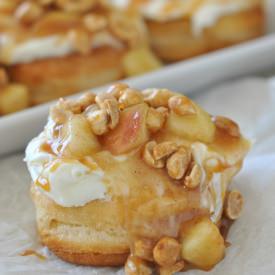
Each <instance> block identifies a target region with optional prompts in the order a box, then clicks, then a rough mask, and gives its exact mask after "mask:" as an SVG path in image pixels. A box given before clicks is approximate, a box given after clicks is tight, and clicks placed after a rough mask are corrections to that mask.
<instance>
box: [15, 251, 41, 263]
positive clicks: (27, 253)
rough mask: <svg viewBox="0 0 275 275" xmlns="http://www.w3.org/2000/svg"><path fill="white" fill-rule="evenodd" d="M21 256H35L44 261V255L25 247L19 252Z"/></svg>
mask: <svg viewBox="0 0 275 275" xmlns="http://www.w3.org/2000/svg"><path fill="white" fill-rule="evenodd" d="M20 255H21V256H36V257H37V258H38V259H40V260H42V261H45V260H46V257H45V256H44V255H42V254H40V253H38V252H36V251H34V250H32V249H27V250H25V251H24V252H22V253H21V254H20Z"/></svg>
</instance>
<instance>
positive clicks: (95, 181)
mask: <svg viewBox="0 0 275 275" xmlns="http://www.w3.org/2000/svg"><path fill="white" fill-rule="evenodd" d="M45 140H46V137H45V134H44V133H41V134H40V135H39V136H38V137H36V138H34V139H33V140H32V141H31V142H30V143H29V145H28V147H27V149H26V157H25V161H26V162H27V166H28V169H29V171H30V174H31V177H32V180H33V181H34V182H35V181H37V180H38V179H39V178H42V179H45V180H46V182H47V183H48V184H49V191H46V190H44V189H43V188H41V187H39V185H36V187H37V188H39V190H40V191H41V192H43V193H44V194H46V195H47V196H49V197H50V198H51V199H53V200H54V201H55V202H56V203H57V204H59V205H61V206H64V207H73V206H83V205H85V204H86V203H88V202H90V201H93V200H97V199H106V186H105V184H104V182H103V176H104V172H103V171H102V170H101V169H100V168H99V167H98V168H96V169H90V168H89V167H88V166H86V165H84V164H82V163H81V162H79V161H78V160H69V161H66V160H62V159H57V157H56V156H55V155H53V154H50V153H47V152H43V151H41V150H40V146H41V145H42V144H43V143H44V142H45ZM55 165H56V168H55V169H53V167H54V166H55Z"/></svg>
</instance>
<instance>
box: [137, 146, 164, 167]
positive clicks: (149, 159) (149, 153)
mask: <svg viewBox="0 0 275 275" xmlns="http://www.w3.org/2000/svg"><path fill="white" fill-rule="evenodd" d="M156 145H157V143H156V142H155V141H149V142H148V143H146V145H145V147H144V150H143V154H142V157H143V160H144V161H145V163H146V164H148V165H149V166H151V167H154V168H163V167H164V165H165V163H164V160H162V159H160V160H156V159H155V158H154V157H153V148H154V147H155V146H156Z"/></svg>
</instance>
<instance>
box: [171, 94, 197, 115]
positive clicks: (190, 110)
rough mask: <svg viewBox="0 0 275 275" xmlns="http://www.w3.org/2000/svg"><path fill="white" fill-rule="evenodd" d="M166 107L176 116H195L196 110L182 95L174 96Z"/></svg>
mask: <svg viewBox="0 0 275 275" xmlns="http://www.w3.org/2000/svg"><path fill="white" fill-rule="evenodd" d="M168 106H169V108H170V109H171V110H172V111H173V112H175V113H176V114H177V115H181V116H184V115H194V114H196V109H195V107H194V105H193V103H192V101H191V100H190V99H189V98H188V97H186V96H183V95H175V96H172V97H171V98H169V101H168Z"/></svg>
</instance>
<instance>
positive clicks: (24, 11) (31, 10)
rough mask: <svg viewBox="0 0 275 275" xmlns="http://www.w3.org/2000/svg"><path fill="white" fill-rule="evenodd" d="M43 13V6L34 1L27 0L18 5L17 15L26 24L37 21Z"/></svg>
mask: <svg viewBox="0 0 275 275" xmlns="http://www.w3.org/2000/svg"><path fill="white" fill-rule="evenodd" d="M42 14H43V8H42V7H40V6H39V4H37V3H35V2H32V1H25V2H23V3H22V4H20V5H19V6H18V8H17V9H16V11H15V17H16V18H17V19H18V20H19V21H20V22H22V23H24V24H30V23H33V22H35V21H36V20H37V19H39V18H40V17H41V15H42Z"/></svg>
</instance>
